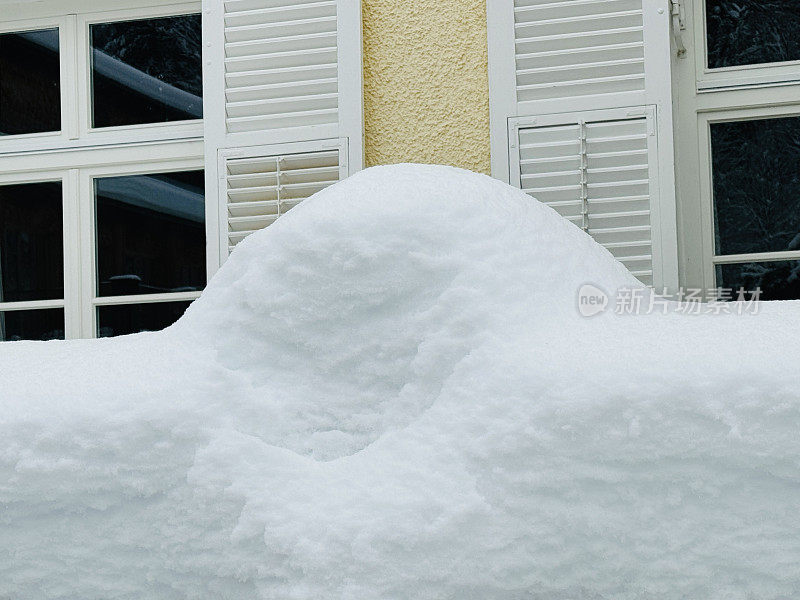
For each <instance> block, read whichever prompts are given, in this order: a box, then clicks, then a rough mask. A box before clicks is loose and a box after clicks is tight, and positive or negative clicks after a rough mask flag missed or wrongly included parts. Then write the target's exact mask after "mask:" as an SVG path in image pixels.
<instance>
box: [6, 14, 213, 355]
mask: <svg viewBox="0 0 800 600" xmlns="http://www.w3.org/2000/svg"><path fill="white" fill-rule="evenodd" d="M136 4H137V5H138V6H137V7H136V8H128V9H124V10H120V9H119V4H118V2H116V1H114V0H73V1H71V2H65V1H64V0H49V1H47V2H37V3H34V4H28V3H22V4H14V5H13V13H14V15H15V18H14V19H9V20H5V19H4V20H2V22H0V32H4V33H5V32H16V31H29V30H35V29H50V28H54V27H58V29H59V60H60V65H61V68H60V72H61V73H60V75H61V131H59V132H53V133H50V132H47V133H33V134H21V135H14V136H3V138H0V185H3V184H16V183H34V182H40V181H58V180H60V181H61V182H62V215H63V216H62V218H63V244H64V298H63V300H42V301H29V302H13V303H0V310H2V311H4V312H5V311H15V310H26V309H27V310H29V309H35V308H60V307H63V308H64V334H65V338H67V339H72V338H79V337H84V338H86V337H96V336H97V335H98V331H97V308H98V307H100V306H111V305H138V304H145V303H154V302H172V301H176V302H177V301H185V300H193V299H195V298H197V297H198V296H199V295H200V292H176V293H164V294H146V295H144V294H143V295H130V296H114V297H107V296H106V297H100V296H98V295H97V265H96V230H95V229H96V225H95V223H96V221H95V198H94V185H93V179H94V178H96V177H107V176H121V175H137V174H151V173H166V172H176V171H187V170H202V169H204V166H205V165H204V145H203V137H202V136H203V120H202V119H197V120H192V121H176V122H168V123H153V124H145V125H130V126H123V127H108V128H92V127H91V126H90V124H91V105H90V104H89V103H90V102H91V90H90V85H91V59H90V55H89V25H90V24H92V23H105V22H114V21H126V20H134V19H146V18H150V17H152V18H158V17H163V16H172V15H175V16H178V15H184V14H189V13H200V12H201V5H200V2H199V1H195V2H184V3H180V4H170V3H169V2H167V0H138V1H136ZM2 6H4V7H5V6H11V4H10V3H2ZM204 112H205V107H204ZM43 162H46V167H45V169H42V168H40V167H39V165H41V164H42V163H43ZM213 198H214V190H213V189H206V207H205V220H206V276H207V279H208V278H210V277H211V275H212V274H213V273H214V271H215V270H216V269H217V268H218V265H219V260H218V255H219V248H218V235H217V233H218V231H217V229H218V227H217V219H218V210H217V206H216V205H215V204H214V202H213Z"/></svg>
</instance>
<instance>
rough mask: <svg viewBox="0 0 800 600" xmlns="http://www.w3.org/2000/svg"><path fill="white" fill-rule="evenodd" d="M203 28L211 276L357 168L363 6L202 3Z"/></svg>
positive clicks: (262, 0)
mask: <svg viewBox="0 0 800 600" xmlns="http://www.w3.org/2000/svg"><path fill="white" fill-rule="evenodd" d="M203 19H204V21H203V35H204V49H205V54H204V72H203V77H204V122H205V129H206V132H205V144H206V185H207V186H208V187H209V188H211V189H210V190H208V191H207V197H209V198H211V197H215V198H218V201H219V205H218V207H216V208H217V209H218V210H216V211H213V210H212V211H211V212H213V213H214V215H215V217H216V219H215V221H216V225H217V230H216V231H212V232H211V233H212V237H215V239H216V240H217V249H218V252H216V253H215V254H216V257H217V264H216V265H214V264H210V265H209V267H210V271H211V272H213V270H214V269H215V268H216V266H218V265H219V264H220V263H221V262H222V261H223V260H224V259H225V257H226V256H227V254H228V252H229V251H230V249H232V248H233V246H235V245H236V243H238V242H239V241H240V240H241V239H243V238H244V237H245V236H246V235H248V234H249V233H251V232H252V231H254V230H256V229H259V228H261V227H264V226H267V225H269V224H270V223H272V222H273V221H274V220H275V219H276V218H277V217H278V216H280V215H281V214H283V213H284V212H285V211H286V210H288V209H289V208H291V207H292V206H294V205H295V204H296V203H297V202H299V201H300V200H302V199H304V198H306V197H308V196H309V195H311V194H312V193H314V192H315V191H317V190H318V189H322V188H323V187H325V186H326V185H329V184H330V183H332V182H333V181H337V180H338V179H340V178H342V177H346V176H347V175H349V174H350V173H352V172H354V171H356V170H358V169H360V168H361V166H362V160H363V159H362V155H363V152H362V147H363V117H362V105H363V101H362V84H361V5H360V1H358V0H204V2H203ZM214 188H215V189H216V191H217V193H216V194H214V193H213V189H214ZM209 192H212V193H209ZM214 234H216V235H214Z"/></svg>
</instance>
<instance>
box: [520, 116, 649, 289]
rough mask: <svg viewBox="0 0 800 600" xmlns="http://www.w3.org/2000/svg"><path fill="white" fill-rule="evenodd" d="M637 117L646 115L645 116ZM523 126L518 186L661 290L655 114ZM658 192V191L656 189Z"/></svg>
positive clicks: (533, 122) (556, 119)
mask: <svg viewBox="0 0 800 600" xmlns="http://www.w3.org/2000/svg"><path fill="white" fill-rule="evenodd" d="M636 112H638V113H639V114H638V115H637V114H636ZM583 117H584V118H576V119H570V118H569V117H567V116H563V115H559V116H554V117H549V118H539V119H533V120H531V121H530V124H528V123H526V122H525V121H524V120H521V121H520V123H519V127H518V129H517V131H516V136H517V140H518V146H519V153H518V156H519V162H518V165H516V172H517V173H519V178H518V180H515V181H514V183H516V184H518V185H519V186H520V187H521V188H522V189H523V190H524V191H525V192H528V193H529V194H531V195H532V196H534V197H535V198H537V199H538V200H540V201H541V202H544V203H545V204H548V205H549V206H551V207H552V208H554V209H555V210H556V211H557V212H559V213H560V214H561V215H562V216H563V217H565V218H566V219H568V220H570V221H571V222H573V223H574V224H575V225H577V226H578V227H581V228H582V229H583V230H584V231H586V232H588V233H589V234H590V235H592V236H593V237H594V238H595V239H596V240H597V241H598V242H599V243H600V244H602V245H603V246H605V247H606V248H607V249H608V250H609V251H611V253H612V254H613V255H614V256H615V257H616V258H617V259H619V260H620V261H621V262H622V263H623V264H624V265H625V266H626V267H628V269H629V270H630V271H631V272H632V273H633V274H634V275H635V276H637V277H638V278H639V279H640V280H641V281H642V282H643V283H645V284H647V285H652V283H653V248H654V239H655V240H656V246H657V244H658V239H659V235H658V232H656V234H655V235H654V234H653V231H654V229H656V230H657V229H658V222H657V220H655V223H654V219H653V218H652V217H653V215H651V206H653V205H654V204H656V203H655V202H654V197H653V194H657V193H658V189H657V188H658V186H657V185H656V186H652V185H651V171H653V170H657V168H658V154H657V152H656V148H655V143H654V142H655V139H656V138H655V135H651V134H652V133H654V131H653V114H652V110H648V111H644V112H643V111H635V110H634V111H628V110H623V111H620V110H613V111H600V112H593V113H589V114H586V115H583ZM653 188H655V189H653Z"/></svg>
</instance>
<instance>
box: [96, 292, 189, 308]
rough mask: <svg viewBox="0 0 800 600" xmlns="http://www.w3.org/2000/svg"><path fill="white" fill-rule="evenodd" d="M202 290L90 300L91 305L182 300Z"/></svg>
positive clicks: (105, 297)
mask: <svg viewBox="0 0 800 600" xmlns="http://www.w3.org/2000/svg"><path fill="white" fill-rule="evenodd" d="M200 294H202V292H199V291H195V292H165V293H163V294H131V295H128V296H100V297H97V298H95V299H94V300H92V305H93V306H95V307H96V306H116V305H120V304H152V303H154V302H182V301H185V300H196V299H197V298H199V297H200Z"/></svg>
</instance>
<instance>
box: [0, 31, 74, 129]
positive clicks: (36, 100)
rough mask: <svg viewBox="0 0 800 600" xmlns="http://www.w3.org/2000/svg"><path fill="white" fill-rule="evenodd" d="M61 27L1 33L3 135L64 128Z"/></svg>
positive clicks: (0, 103) (0, 113) (0, 70)
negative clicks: (59, 32) (60, 55)
mask: <svg viewBox="0 0 800 600" xmlns="http://www.w3.org/2000/svg"><path fill="white" fill-rule="evenodd" d="M59 65H60V62H59V36H58V29H56V28H53V29H39V30H32V31H18V32H11V33H0V135H20V134H26V133H41V132H47V131H59V130H60V129H61V75H60V66H59Z"/></svg>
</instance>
